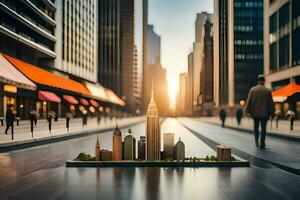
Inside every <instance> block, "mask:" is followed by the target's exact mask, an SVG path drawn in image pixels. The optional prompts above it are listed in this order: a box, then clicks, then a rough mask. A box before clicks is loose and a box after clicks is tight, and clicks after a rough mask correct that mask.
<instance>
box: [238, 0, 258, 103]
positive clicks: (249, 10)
mask: <svg viewBox="0 0 300 200" xmlns="http://www.w3.org/2000/svg"><path fill="white" fill-rule="evenodd" d="M262 73H263V0H253V1H244V0H235V1H234V93H235V99H234V101H235V103H239V102H240V100H245V99H246V98H247V95H248V91H249V89H250V88H251V87H252V86H254V85H255V84H256V82H257V76H258V74H262Z"/></svg>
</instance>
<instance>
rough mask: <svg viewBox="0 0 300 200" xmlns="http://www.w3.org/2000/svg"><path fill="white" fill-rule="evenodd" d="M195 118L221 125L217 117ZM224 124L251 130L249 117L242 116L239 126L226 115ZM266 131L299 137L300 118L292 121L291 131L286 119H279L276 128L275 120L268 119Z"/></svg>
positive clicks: (232, 118) (251, 123) (233, 118)
mask: <svg viewBox="0 0 300 200" xmlns="http://www.w3.org/2000/svg"><path fill="white" fill-rule="evenodd" d="M196 119H197V120H200V121H203V122H209V123H211V124H216V125H221V121H220V118H219V117H200V118H196ZM225 126H226V127H230V128H235V129H241V130H246V131H252V130H253V120H252V119H251V118H248V117H244V118H243V119H242V122H241V124H240V126H238V125H237V122H236V118H235V117H228V118H227V119H226V122H225ZM267 132H268V133H271V134H273V135H279V136H285V137H291V138H300V120H296V121H294V129H293V130H292V131H291V130H290V122H289V121H288V120H279V122H278V128H276V122H275V120H273V121H272V123H271V122H270V121H268V126H267Z"/></svg>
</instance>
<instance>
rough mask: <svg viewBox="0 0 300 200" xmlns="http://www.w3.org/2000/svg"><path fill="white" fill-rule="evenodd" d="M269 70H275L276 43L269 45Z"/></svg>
mask: <svg viewBox="0 0 300 200" xmlns="http://www.w3.org/2000/svg"><path fill="white" fill-rule="evenodd" d="M270 70H271V71H276V70H277V43H276V42H275V43H273V44H271V45H270Z"/></svg>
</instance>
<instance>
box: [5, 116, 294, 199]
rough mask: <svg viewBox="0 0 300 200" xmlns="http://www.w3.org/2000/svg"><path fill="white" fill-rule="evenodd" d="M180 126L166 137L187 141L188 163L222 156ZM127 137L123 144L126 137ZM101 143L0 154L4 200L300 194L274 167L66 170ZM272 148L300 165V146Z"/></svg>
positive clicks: (246, 142) (89, 139) (197, 126)
mask: <svg viewBox="0 0 300 200" xmlns="http://www.w3.org/2000/svg"><path fill="white" fill-rule="evenodd" d="M179 121H180V123H183V124H185V125H186V126H187V127H189V128H191V129H193V130H196V131H199V132H200V133H201V134H203V135H205V136H207V137H210V138H213V139H215V140H216V142H220V143H222V144H223V143H225V144H228V143H231V142H230V141H232V145H233V146H234V147H236V148H238V149H240V150H241V151H246V150H247V151H246V152H247V153H251V154H253V155H254V156H261V154H262V155H263V153H260V150H255V148H254V147H253V143H252V141H251V135H250V134H246V133H241V132H238V131H232V130H230V129H222V128H220V127H218V126H214V125H210V124H206V123H203V122H199V121H195V120H193V119H188V118H180V119H179ZM180 123H179V122H178V121H177V120H176V119H174V118H167V119H166V120H164V121H163V122H162V125H161V133H162V134H163V133H165V132H175V140H177V139H178V137H181V138H182V140H183V141H184V143H185V145H186V152H187V156H189V155H195V156H205V155H211V154H214V153H215V152H214V151H213V150H212V149H211V148H210V147H209V146H208V145H207V144H205V142H203V141H201V140H200V139H199V138H198V137H197V136H196V135H194V134H193V133H192V132H191V131H189V130H188V129H187V128H185V127H184V126H183V125H182V124H180ZM130 128H131V129H132V132H133V135H134V136H135V137H136V138H138V137H139V136H140V135H144V132H145V124H144V123H140V124H136V125H133V126H131V127H130ZM122 132H123V136H124V135H125V133H126V132H127V129H126V130H124V129H122ZM111 137H112V133H111V132H104V133H101V134H99V138H100V145H101V148H111V142H112V138H111ZM234 138H235V139H234ZM95 140H96V135H89V136H86V137H82V138H76V139H72V140H66V141H63V142H58V143H53V144H47V145H43V146H38V147H34V148H28V149H24V150H17V151H12V152H8V153H2V154H0V177H1V179H0V199H149V200H150V199H151V200H154V199H297V198H298V197H299V194H300V191H299V185H300V177H299V176H297V175H295V174H292V173H288V172H285V171H283V170H280V169H278V168H276V167H273V166H270V165H263V166H252V167H251V168H231V169H230V168H175V169H174V168H105V169H95V168H81V169H77V168H65V166H64V165H65V161H66V160H68V159H73V158H74V157H75V156H76V155H77V154H78V153H80V152H88V153H94V145H95ZM237 140H239V141H241V142H240V144H239V143H238V141H237ZM267 145H268V149H267V150H266V152H268V151H269V150H270V151H271V150H272V151H271V152H270V154H272V155H271V156H273V157H274V155H281V154H279V153H278V152H280V151H281V150H283V149H284V148H286V151H288V152H289V153H291V156H290V157H287V161H288V163H289V160H288V159H291V158H292V157H294V158H295V160H294V162H295V163H297V162H298V163H299V160H298V159H299V158H297V157H299V156H298V155H299V153H297V152H298V150H299V149H297V147H296V143H295V144H293V142H291V141H286V140H281V139H278V138H276V139H275V138H268V143H267ZM275 145H279V147H278V148H276V147H275ZM289 145H291V146H289ZM298 146H299V145H298ZM298 148H299V147H298ZM277 149H278V150H277ZM293 151H296V153H297V154H296V153H295V152H293ZM292 152H293V154H292ZM287 154H288V153H285V154H284V155H285V156H286V155H287ZM293 155H295V156H293ZM291 183H292V184H291ZM46 197H47V198H46Z"/></svg>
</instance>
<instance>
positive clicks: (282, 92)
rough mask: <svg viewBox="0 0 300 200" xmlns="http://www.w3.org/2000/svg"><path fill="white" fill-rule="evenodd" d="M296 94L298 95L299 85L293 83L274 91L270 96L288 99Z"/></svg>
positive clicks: (299, 91)
mask: <svg viewBox="0 0 300 200" xmlns="http://www.w3.org/2000/svg"><path fill="white" fill-rule="evenodd" d="M296 93H300V85H297V84H296V83H294V82H293V83H290V84H288V85H287V86H285V87H283V88H280V89H278V90H276V91H274V92H273V93H272V96H273V97H276V96H279V97H289V96H292V95H293V94H296Z"/></svg>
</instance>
